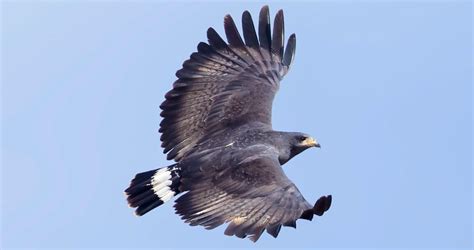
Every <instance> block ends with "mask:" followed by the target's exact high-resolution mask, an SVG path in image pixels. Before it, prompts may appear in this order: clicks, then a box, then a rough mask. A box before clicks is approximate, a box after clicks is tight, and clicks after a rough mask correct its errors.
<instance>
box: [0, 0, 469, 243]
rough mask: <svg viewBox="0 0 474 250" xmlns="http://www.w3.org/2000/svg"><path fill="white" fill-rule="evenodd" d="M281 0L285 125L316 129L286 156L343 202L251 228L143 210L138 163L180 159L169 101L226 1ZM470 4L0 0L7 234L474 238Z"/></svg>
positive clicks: (277, 110)
mask: <svg viewBox="0 0 474 250" xmlns="http://www.w3.org/2000/svg"><path fill="white" fill-rule="evenodd" d="M264 4H269V5H270V11H271V13H272V15H273V14H274V13H276V11H277V10H278V9H284V11H285V18H286V20H285V21H286V33H287V35H289V34H291V33H296V35H297V50H296V58H295V62H294V65H293V68H292V69H291V71H290V72H289V74H288V75H287V76H286V78H285V79H284V80H283V82H282V84H281V88H280V92H279V93H278V95H277V97H276V99H275V102H274V109H273V112H274V114H273V125H274V128H276V129H278V130H288V131H302V132H306V133H309V134H311V135H313V136H314V137H315V138H317V139H318V141H319V142H320V143H321V145H322V148H321V149H314V150H308V151H305V152H304V153H303V154H301V155H299V156H297V157H296V158H294V159H293V160H292V161H290V162H289V163H288V164H287V165H285V167H284V169H285V172H286V173H287V175H288V176H289V177H290V179H292V180H293V181H294V182H295V183H296V185H297V186H298V187H299V189H300V191H301V192H302V193H303V194H304V195H305V197H306V198H307V199H308V200H309V201H311V202H314V201H315V200H316V199H317V198H318V197H320V196H321V195H325V194H332V195H333V206H332V207H331V209H330V210H329V212H328V213H327V214H325V215H324V216H323V217H320V218H316V220H314V221H313V222H307V221H300V222H299V223H298V229H297V230H294V229H292V228H284V229H282V231H281V233H280V235H279V237H278V238H277V239H273V238H272V237H270V236H269V235H266V234H265V235H263V236H262V237H261V239H260V240H259V241H258V243H257V244H253V243H252V242H250V241H249V240H240V239H238V238H231V237H227V236H224V235H223V231H224V227H219V228H217V229H215V230H212V231H207V230H205V229H203V228H200V227H190V226H188V225H187V224H185V223H183V222H182V221H181V220H180V219H179V217H178V216H177V215H175V214H174V211H173V208H172V203H171V202H169V203H167V204H165V205H164V206H162V207H160V208H159V209H157V210H156V211H153V212H151V213H149V214H147V215H146V216H144V217H141V218H138V217H135V216H134V215H133V211H132V210H131V209H130V208H128V207H127V205H126V202H125V197H124V195H123V190H124V188H126V187H127V185H128V184H129V181H130V179H131V178H132V177H133V176H134V174H135V173H137V172H141V171H145V170H149V169H153V168H157V167H161V166H165V165H167V164H169V162H167V161H166V160H165V156H164V155H163V154H162V153H161V149H160V142H159V134H158V132H157V130H158V124H159V122H160V117H159V108H158V106H159V105H160V103H161V102H162V101H163V95H164V94H165V92H166V91H167V90H168V89H169V88H170V87H171V84H172V82H173V81H174V80H175V76H174V73H175V71H176V70H178V69H179V68H180V66H181V64H182V62H183V61H184V60H185V59H187V58H188V57H189V55H190V54H191V53H192V52H194V51H195V50H196V45H197V43H198V42H200V41H205V39H206V36H205V32H206V29H207V28H208V27H209V26H213V27H215V28H216V30H217V31H218V32H220V33H221V34H223V33H222V32H223V27H222V26H223V17H224V15H225V14H227V13H230V14H232V15H233V16H234V18H235V20H236V22H237V23H240V15H241V13H242V12H243V11H244V10H246V9H247V10H249V11H250V12H251V13H252V14H253V16H254V17H256V16H258V11H259V9H260V7H261V6H262V5H264ZM471 12H472V4H471V3H470V2H469V1H390V2H375V1H365V2H349V1H336V2H333V1H322V2H291V3H290V2H289V1H288V2H287V1H278V2H265V3H264V2H234V3H225V4H224V3H219V2H179V3H171V2H155V1H139V2H131V1H97V2H95V1H83V2H81V1H75V2H63V1H44V2H39V3H38V2H37V3H33V2H26V1H22V2H13V1H8V2H2V15H1V16H2V17H1V18H2V44H1V63H2V65H1V73H2V75H1V77H2V78H1V79H2V89H1V97H2V98H1V99H2V101H1V105H2V123H1V126H2V130H1V131H2V146H1V149H2V169H1V170H2V171H1V177H2V180H1V189H2V199H1V215H2V216H1V225H2V228H1V229H2V230H1V246H2V249H6V248H12V247H26V248H35V247H44V248H53V247H60V248H86V247H96V248H105V247H110V248H118V247H123V248H137V247H139V248H216V247H219V248H223V247H224V248H231V247H232V248H295V247H296V248H309V247H330V248H332V247H340V248H353V247H358V248H364V247H377V248H380V247H384V248H402V247H412V248H420V247H444V248H469V247H472V139H473V137H472V93H473V92H472V45H471V42H472V14H471Z"/></svg>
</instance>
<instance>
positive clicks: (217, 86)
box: [160, 6, 296, 161]
mask: <svg viewBox="0 0 474 250" xmlns="http://www.w3.org/2000/svg"><path fill="white" fill-rule="evenodd" d="M242 27H243V34H244V40H242V38H241V36H240V34H239V32H238V30H237V27H236V26H235V23H234V21H233V19H232V17H231V16H230V15H227V16H226V17H225V19H224V28H225V33H226V36H227V41H228V43H226V42H225V41H224V40H223V39H222V38H221V37H220V36H219V35H218V34H217V32H216V31H215V30H214V29H213V28H209V29H208V31H207V37H208V40H209V44H206V43H199V45H198V47H197V49H198V52H195V53H193V54H192V55H191V58H190V59H189V60H187V61H185V62H184V64H183V68H182V69H181V70H179V71H177V72H176V76H177V77H178V78H179V79H178V80H176V82H174V84H173V89H172V90H171V91H169V92H168V93H167V94H166V96H165V97H166V100H165V101H164V102H163V103H162V104H161V105H160V108H161V109H162V112H161V116H162V117H163V120H162V122H161V124H160V132H162V136H161V141H162V147H163V148H164V153H167V154H168V155H167V158H168V159H175V160H176V161H179V160H180V159H181V158H182V157H183V155H185V154H186V152H188V151H189V150H190V149H191V148H193V147H194V146H195V145H196V143H198V142H199V140H200V139H201V138H203V136H205V135H210V134H215V133H218V132H221V131H223V128H228V127H233V126H234V127H235V126H240V125H242V124H248V123H259V125H263V126H269V127H271V113H272V102H273V98H274V96H275V93H276V91H277V90H278V87H279V81H280V80H281V79H282V77H283V76H284V75H285V74H286V73H287V72H288V69H289V66H290V64H291V62H292V61H293V57H294V53H295V45H296V38H295V35H294V34H293V35H291V36H290V38H289V40H288V44H287V46H286V50H285V51H283V50H284V30H283V29H284V23H283V11H282V10H280V11H278V13H277V14H276V17H275V21H274V27H273V37H271V32H270V15H269V11H268V6H265V7H263V8H262V9H261V11H260V18H259V27H258V38H257V32H256V31H255V28H254V25H253V21H252V17H251V16H250V13H249V12H248V11H245V12H244V13H243V15H242Z"/></svg>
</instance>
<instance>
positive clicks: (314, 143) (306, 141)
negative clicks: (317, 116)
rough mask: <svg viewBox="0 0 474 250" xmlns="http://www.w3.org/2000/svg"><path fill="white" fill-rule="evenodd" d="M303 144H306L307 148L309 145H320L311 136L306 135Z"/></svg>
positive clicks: (318, 146) (317, 146)
mask: <svg viewBox="0 0 474 250" xmlns="http://www.w3.org/2000/svg"><path fill="white" fill-rule="evenodd" d="M302 144H303V146H306V147H308V148H310V147H316V148H320V147H321V145H319V143H318V142H317V141H316V140H315V139H313V138H312V137H308V138H307V139H306V140H304V141H303V143H302Z"/></svg>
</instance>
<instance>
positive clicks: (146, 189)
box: [125, 6, 332, 242]
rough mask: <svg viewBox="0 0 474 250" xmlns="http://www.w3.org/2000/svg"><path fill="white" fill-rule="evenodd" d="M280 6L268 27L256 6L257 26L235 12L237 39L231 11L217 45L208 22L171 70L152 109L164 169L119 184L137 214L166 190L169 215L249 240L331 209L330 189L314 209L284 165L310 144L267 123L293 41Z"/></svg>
mask: <svg viewBox="0 0 474 250" xmlns="http://www.w3.org/2000/svg"><path fill="white" fill-rule="evenodd" d="M283 20H284V18H283V11H282V10H280V11H278V12H277V14H276V16H275V20H274V24H273V31H271V27H270V14H269V9H268V6H264V7H263V8H262V9H261V11H260V15H259V19H258V30H256V29H255V27H254V23H253V21H252V17H251V16H250V13H249V12H248V11H245V12H244V13H243V14H242V32H243V39H242V37H241V35H240V34H239V31H238V30H237V27H236V25H235V23H234V20H233V19H232V17H231V16H230V15H227V16H225V18H224V28H225V35H226V37H227V42H225V41H224V40H223V39H222V38H221V37H220V36H219V35H218V34H217V32H216V31H215V30H214V29H213V28H209V29H208V30H207V38H208V43H204V42H201V43H199V45H198V46H197V52H194V53H192V54H191V57H190V59H188V60H186V61H185V62H184V63H183V68H182V69H180V70H178V71H177V72H176V76H177V77H178V79H177V80H176V81H175V82H174V83H173V88H172V89H171V90H170V91H169V92H168V93H167V94H166V95H165V98H166V99H165V101H163V103H162V104H161V105H160V108H161V109H162V112H161V116H162V117H163V120H162V121H161V123H160V130H159V131H160V132H161V133H162V135H161V138H160V139H161V141H162V144H161V145H162V147H163V148H164V153H166V154H167V159H168V160H174V161H175V162H174V164H171V165H170V166H167V167H163V168H159V169H154V170H150V171H147V172H143V173H139V174H137V175H136V176H135V178H133V179H132V181H131V183H130V186H129V187H128V188H127V189H126V190H125V194H126V196H127V201H128V204H129V206H131V207H132V208H135V214H136V215H138V216H142V215H144V214H146V213H148V212H149V211H150V210H152V209H154V208H156V207H158V206H160V205H162V204H163V203H164V202H166V201H168V200H170V199H171V198H173V197H174V196H177V195H180V194H181V195H180V196H179V197H178V198H177V199H176V201H175V205H174V207H175V209H176V213H177V214H179V215H180V216H181V218H182V219H183V220H185V222H187V223H189V224H190V225H193V226H195V225H201V226H204V227H205V228H206V229H213V228H215V227H217V226H219V225H222V224H225V223H227V224H228V225H227V228H226V230H225V232H224V233H225V234H226V235H235V236H237V237H240V238H245V237H247V236H248V237H249V239H251V240H252V241H254V242H255V241H257V240H258V239H259V237H260V236H261V235H262V233H263V232H264V231H265V230H266V231H267V232H268V233H269V234H270V235H272V236H273V237H277V235H278V233H279V232H280V229H281V226H289V227H294V228H296V220H298V219H307V220H312V218H313V215H319V216H321V215H323V213H324V212H325V211H327V210H328V209H329V207H330V205H331V200H332V197H331V195H328V196H322V197H321V198H319V199H318V200H317V201H316V202H315V204H314V205H311V204H310V203H309V202H308V201H306V200H305V198H304V197H303V195H302V194H301V193H300V191H299V190H298V188H297V187H296V186H295V184H294V183H293V182H292V181H291V180H289V179H288V177H287V176H286V175H285V173H284V172H283V169H282V166H283V165H284V164H285V163H286V162H288V161H289V160H290V159H291V158H293V157H294V156H296V155H297V154H299V153H301V152H303V151H304V150H306V149H308V148H311V147H320V145H319V144H318V142H317V141H316V140H315V139H313V138H312V137H310V136H309V135H307V134H305V133H300V132H282V131H275V130H273V129H272V123H271V114H272V102H273V99H274V97H275V93H276V92H277V90H278V88H279V85H280V81H281V80H282V79H283V76H285V75H286V73H287V72H288V70H289V69H290V66H291V64H292V62H293V58H294V55H295V46H296V37H295V35H294V34H292V35H291V36H290V37H289V39H288V42H287V44H286V47H285V46H284V21H283Z"/></svg>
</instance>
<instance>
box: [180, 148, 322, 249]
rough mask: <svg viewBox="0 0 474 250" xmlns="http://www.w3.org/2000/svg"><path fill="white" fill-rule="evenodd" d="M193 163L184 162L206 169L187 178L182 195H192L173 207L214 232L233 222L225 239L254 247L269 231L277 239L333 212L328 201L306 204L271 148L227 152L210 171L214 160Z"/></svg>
mask: <svg viewBox="0 0 474 250" xmlns="http://www.w3.org/2000/svg"><path fill="white" fill-rule="evenodd" d="M224 150H225V149H224ZM193 157H196V159H186V160H185V161H190V163H192V164H193V165H195V164H198V165H199V164H200V161H203V162H207V165H202V166H205V167H201V169H199V168H188V170H187V171H191V172H187V173H186V172H184V173H183V176H182V177H181V185H182V186H181V187H180V189H182V191H188V192H187V193H185V194H184V195H183V196H181V197H179V198H178V199H177V200H176V204H175V208H176V212H177V213H178V214H180V215H181V217H182V218H183V219H184V220H185V221H186V222H188V223H190V224H191V225H202V226H204V227H206V228H207V229H212V228H215V227H217V226H219V225H222V224H224V223H227V222H229V225H228V227H227V229H226V230H225V234H226V235H236V236H237V237H240V238H244V237H246V236H250V239H251V240H252V241H256V240H258V238H259V237H260V235H261V234H262V233H263V231H264V230H265V229H266V230H267V232H268V233H269V234H271V235H272V236H274V237H277V235H278V233H279V231H280V228H281V226H282V225H283V226H291V227H296V220H297V219H299V218H303V219H308V220H311V219H312V218H313V215H314V214H316V215H322V214H323V213H324V212H325V211H326V210H327V209H329V206H330V203H331V197H330V196H327V197H326V196H323V197H321V198H320V199H319V200H318V202H316V205H314V206H311V205H310V204H309V203H308V202H307V201H306V200H305V199H304V198H303V196H302V195H301V193H300V192H299V190H298V188H296V186H295V185H294V184H293V183H292V182H291V181H290V180H289V179H288V178H287V177H286V175H285V174H284V173H283V171H282V168H281V166H280V164H279V162H278V156H277V152H276V151H275V150H274V149H273V148H270V147H268V146H264V145H256V146H251V147H248V148H246V149H239V150H235V149H228V150H227V151H225V152H220V153H219V157H218V158H219V159H221V160H220V161H213V162H212V165H209V157H212V155H209V154H203V156H202V158H200V157H199V156H193ZM229 166H232V167H229Z"/></svg>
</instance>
